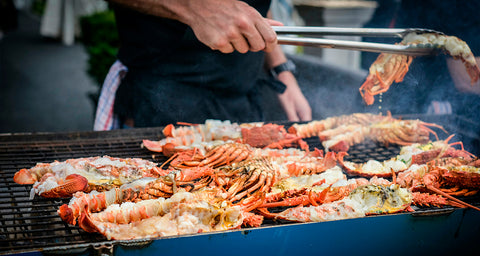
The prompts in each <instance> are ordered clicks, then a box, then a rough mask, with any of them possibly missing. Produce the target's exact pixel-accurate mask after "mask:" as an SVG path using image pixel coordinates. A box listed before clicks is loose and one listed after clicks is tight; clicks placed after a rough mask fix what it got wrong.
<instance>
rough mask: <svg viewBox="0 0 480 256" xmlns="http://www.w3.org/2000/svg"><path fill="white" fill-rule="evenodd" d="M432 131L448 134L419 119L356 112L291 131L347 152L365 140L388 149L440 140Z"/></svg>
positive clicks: (300, 125) (436, 126)
mask: <svg viewBox="0 0 480 256" xmlns="http://www.w3.org/2000/svg"><path fill="white" fill-rule="evenodd" d="M433 128H437V129H440V130H441V131H443V132H445V133H447V131H445V129H444V128H443V127H442V126H440V125H437V124H434V123H426V122H423V121H421V120H418V119H415V120H402V119H396V118H394V117H392V115H391V114H390V113H388V114H387V115H382V114H370V113H354V114H350V115H342V116H335V117H329V118H327V119H323V120H318V121H311V122H308V123H305V124H293V125H292V127H290V128H289V132H290V133H293V134H295V135H297V136H299V137H301V138H309V137H318V138H319V139H320V140H321V142H322V145H323V147H324V149H325V151H330V150H332V151H337V152H341V151H345V152H347V151H348V149H349V147H351V146H353V145H355V144H359V143H362V142H364V141H365V140H371V141H374V142H377V143H382V144H384V145H385V146H388V145H391V144H396V145H401V146H408V145H411V144H412V143H426V142H428V141H430V139H431V138H430V135H433V136H435V138H436V139H437V140H438V136H437V133H436V132H435V131H434V130H433Z"/></svg>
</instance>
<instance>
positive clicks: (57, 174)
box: [13, 156, 166, 197]
mask: <svg viewBox="0 0 480 256" xmlns="http://www.w3.org/2000/svg"><path fill="white" fill-rule="evenodd" d="M165 174H166V171H165V170H163V169H161V168H160V167H158V166H157V164H156V163H154V162H151V161H148V160H144V159H140V158H115V157H110V156H102V157H100V156H96V157H87V158H74V159H67V160H65V161H63V162H60V161H54V162H52V163H38V164H37V165H36V166H34V167H32V168H30V169H21V170H19V171H18V172H16V173H15V175H14V177H13V180H14V181H15V182H16V183H18V184H33V187H32V193H33V194H38V195H41V196H45V197H70V196H72V195H73V193H75V192H77V191H91V190H100V191H101V190H108V189H110V188H113V187H118V186H121V185H122V184H125V183H129V182H131V181H134V180H136V179H140V178H142V177H159V176H161V175H165Z"/></svg>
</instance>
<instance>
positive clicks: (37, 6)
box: [31, 0, 47, 16]
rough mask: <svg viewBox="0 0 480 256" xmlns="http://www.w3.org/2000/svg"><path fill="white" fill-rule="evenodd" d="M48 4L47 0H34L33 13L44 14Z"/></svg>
mask: <svg viewBox="0 0 480 256" xmlns="http://www.w3.org/2000/svg"><path fill="white" fill-rule="evenodd" d="M46 4H47V0H34V1H33V2H32V5H31V10H32V13H33V14H36V15H38V16H42V15H43V12H44V11H45V5H46Z"/></svg>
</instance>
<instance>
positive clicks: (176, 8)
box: [108, 0, 281, 53]
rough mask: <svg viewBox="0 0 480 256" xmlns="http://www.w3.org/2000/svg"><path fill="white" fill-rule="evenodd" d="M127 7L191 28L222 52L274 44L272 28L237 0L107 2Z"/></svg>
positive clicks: (197, 35)
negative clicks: (175, 21)
mask: <svg viewBox="0 0 480 256" xmlns="http://www.w3.org/2000/svg"><path fill="white" fill-rule="evenodd" d="M108 1H110V2H112V3H116V4H121V5H124V6H126V7H128V8H131V9H134V10H137V11H140V12H143V13H146V14H150V15H155V16H159V17H163V18H169V19H173V20H177V21H179V22H182V23H184V24H186V25H188V26H190V27H191V28H192V30H193V32H194V33H195V36H196V37H197V38H198V40H199V41H200V42H202V43H204V44H205V45H206V46H208V47H210V48H211V49H212V50H219V51H221V52H223V53H231V52H233V51H235V50H237V51H238V52H241V53H246V52H248V51H253V52H257V51H262V50H263V51H266V52H270V51H271V50H272V49H273V48H274V47H275V46H276V44H277V36H276V34H275V31H273V29H272V27H271V26H278V25H281V23H280V22H276V21H272V20H268V19H265V18H264V17H262V15H261V14H260V13H259V12H258V11H257V10H256V9H255V8H253V7H252V6H250V5H248V3H246V2H243V1H237V0H108Z"/></svg>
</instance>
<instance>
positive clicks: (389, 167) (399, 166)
mask: <svg viewBox="0 0 480 256" xmlns="http://www.w3.org/2000/svg"><path fill="white" fill-rule="evenodd" d="M346 155H348V153H345V152H340V153H339V154H338V162H339V164H340V165H341V166H342V168H343V170H345V172H346V173H347V174H349V175H351V176H361V177H367V178H372V177H374V176H376V177H381V178H390V177H392V175H393V173H399V172H402V171H404V170H406V169H407V168H408V166H407V165H406V164H405V162H403V161H401V160H399V159H397V158H395V157H394V158H392V159H389V160H385V161H383V162H380V161H377V160H374V159H370V160H368V161H367V162H366V163H360V164H359V163H354V162H351V161H344V160H343V158H344V156H346Z"/></svg>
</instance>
